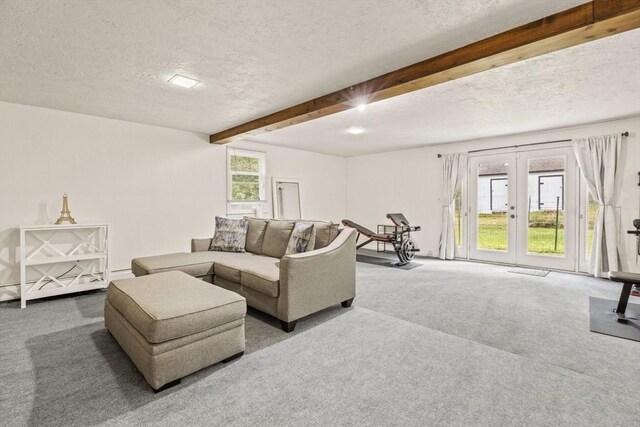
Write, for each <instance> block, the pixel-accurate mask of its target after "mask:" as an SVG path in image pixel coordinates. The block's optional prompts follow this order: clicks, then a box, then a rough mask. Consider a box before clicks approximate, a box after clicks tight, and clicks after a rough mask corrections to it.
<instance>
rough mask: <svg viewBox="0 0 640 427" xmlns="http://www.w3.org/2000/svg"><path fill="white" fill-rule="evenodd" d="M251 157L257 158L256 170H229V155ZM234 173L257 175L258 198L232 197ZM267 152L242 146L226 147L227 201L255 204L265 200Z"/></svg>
mask: <svg viewBox="0 0 640 427" xmlns="http://www.w3.org/2000/svg"><path fill="white" fill-rule="evenodd" d="M232 156H240V157H253V158H257V159H258V162H259V171H258V172H242V171H233V170H231V157H232ZM234 175H248V176H258V191H259V194H260V196H259V197H260V198H259V199H257V200H235V199H233V176H234ZM266 188H267V153H265V152H263V151H256V150H248V149H244V148H235V147H227V203H228V204H230V203H233V204H237V203H240V204H255V203H266V202H267V190H266Z"/></svg>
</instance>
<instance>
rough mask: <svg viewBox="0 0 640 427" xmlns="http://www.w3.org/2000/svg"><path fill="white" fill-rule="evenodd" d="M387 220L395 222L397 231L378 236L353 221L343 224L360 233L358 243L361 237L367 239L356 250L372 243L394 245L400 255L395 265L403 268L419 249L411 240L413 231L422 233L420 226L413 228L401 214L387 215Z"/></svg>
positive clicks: (345, 220)
mask: <svg viewBox="0 0 640 427" xmlns="http://www.w3.org/2000/svg"><path fill="white" fill-rule="evenodd" d="M387 218H389V219H390V220H391V222H393V225H394V226H395V230H394V231H393V232H392V233H388V234H378V233H374V232H373V231H371V230H369V229H368V228H366V227H363V226H362V225H360V224H357V223H355V222H353V221H351V220H348V219H343V220H342V224H344V225H345V226H347V227H351V228H355V229H356V231H357V232H358V236H357V237H356V243H357V242H358V239H359V238H360V235H363V236H365V237H366V238H367V240H366V241H364V242H362V243H360V244H358V245H357V246H356V249H360V248H361V247H363V246H365V245H368V244H369V243H371V242H382V243H390V244H392V245H393V249H394V250H395V252H396V255H398V260H399V261H398V262H397V263H396V264H394V265H396V266H403V265H405V264H408V263H409V262H410V261H411V260H412V259H413V256H414V254H415V252H418V251H419V249H418V248H416V245H415V243H414V241H413V240H412V239H411V232H412V231H420V226H419V225H416V226H411V225H410V224H409V221H408V220H407V218H405V216H404V215H403V214H401V213H389V214H387Z"/></svg>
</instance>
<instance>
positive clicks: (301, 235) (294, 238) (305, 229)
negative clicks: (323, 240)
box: [284, 222, 316, 255]
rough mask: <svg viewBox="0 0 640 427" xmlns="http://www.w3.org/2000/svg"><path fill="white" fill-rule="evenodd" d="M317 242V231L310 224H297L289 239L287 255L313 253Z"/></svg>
mask: <svg viewBox="0 0 640 427" xmlns="http://www.w3.org/2000/svg"><path fill="white" fill-rule="evenodd" d="M315 242H316V229H315V227H314V225H313V224H311V223H308V222H296V225H295V226H294V227H293V231H292V232H291V237H290V238H289V244H288V245H287V250H286V252H285V253H284V254H285V255H290V254H301V253H303V252H307V251H312V250H313V248H314V245H315Z"/></svg>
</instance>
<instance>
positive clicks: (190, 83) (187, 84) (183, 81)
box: [169, 74, 200, 89]
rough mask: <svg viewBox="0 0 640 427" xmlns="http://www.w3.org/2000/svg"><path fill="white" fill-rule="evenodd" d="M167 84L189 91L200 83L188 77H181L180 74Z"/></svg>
mask: <svg viewBox="0 0 640 427" xmlns="http://www.w3.org/2000/svg"><path fill="white" fill-rule="evenodd" d="M169 83H171V84H172V85H176V86H180V87H184V88H187V89H191V88H192V87H194V86H197V85H198V83H200V81H199V80H196V79H192V78H190V77H185V76H181V75H180V74H176V75H175V76H173V77H171V78H170V79H169Z"/></svg>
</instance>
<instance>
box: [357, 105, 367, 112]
mask: <svg viewBox="0 0 640 427" xmlns="http://www.w3.org/2000/svg"><path fill="white" fill-rule="evenodd" d="M357 108H358V111H364V110H366V109H367V104H359V105H358V107H357Z"/></svg>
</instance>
